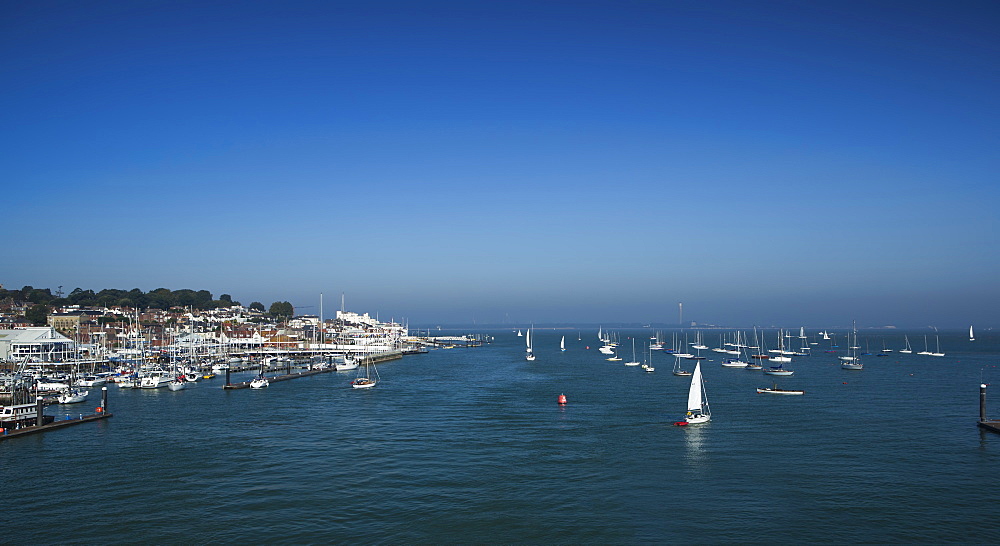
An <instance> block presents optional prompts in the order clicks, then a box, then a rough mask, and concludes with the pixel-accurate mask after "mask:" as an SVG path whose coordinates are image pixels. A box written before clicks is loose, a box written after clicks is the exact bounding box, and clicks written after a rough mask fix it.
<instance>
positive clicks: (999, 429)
mask: <svg viewBox="0 0 1000 546" xmlns="http://www.w3.org/2000/svg"><path fill="white" fill-rule="evenodd" d="M979 427H980V428H984V429H986V430H989V431H991V432H996V433H998V434H1000V420H996V419H992V420H991V419H987V418H986V383H981V384H980V385H979Z"/></svg>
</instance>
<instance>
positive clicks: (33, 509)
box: [0, 329, 1000, 544]
mask: <svg viewBox="0 0 1000 546" xmlns="http://www.w3.org/2000/svg"><path fill="white" fill-rule="evenodd" d="M443 333H447V332H443ZM452 333H455V332H452ZM477 333H484V332H477ZM489 333H491V334H492V335H495V341H494V342H493V343H492V344H489V345H486V346H484V347H477V348H470V349H464V348H454V349H441V350H435V351H431V352H430V353H429V354H425V355H414V356H407V357H405V358H403V359H402V360H396V361H392V362H387V363H384V364H381V365H379V366H378V370H379V373H380V376H381V378H382V380H381V382H380V383H379V385H378V386H377V387H376V388H374V389H370V390H367V391H364V390H354V389H351V388H350V386H349V381H350V379H351V378H352V377H353V375H352V374H351V373H349V372H343V373H329V374H321V375H318V376H312V377H307V378H301V379H296V380H292V381H287V382H281V383H274V384H272V385H271V387H270V388H268V389H265V390H261V391H250V390H239V391H224V390H223V389H222V388H221V387H222V381H223V380H222V379H221V378H216V379H213V380H208V381H202V382H200V383H199V384H198V385H197V386H196V387H194V388H190V389H187V390H184V391H179V392H170V391H168V390H166V389H160V390H157V391H145V390H123V391H119V390H118V389H117V387H115V386H109V406H110V408H109V409H110V411H111V412H112V413H113V414H114V417H112V418H111V419H107V420H104V421H101V422H98V423H88V424H83V425H79V426H75V427H69V428H66V429H60V430H55V431H51V432H47V433H44V434H40V435H33V436H27V437H21V438H12V439H10V440H7V441H3V442H0V477H2V482H0V483H2V498H3V505H4V508H5V509H4V511H3V514H4V517H3V530H2V531H0V543H4V544H54V543H79V544H98V543H109V542H110V543H162V544H175V543H177V544H180V543H184V544H189V543H235V542H250V543H294V544H300V543H330V542H337V543H391V544H401V543H403V544H408V543H482V544H500V543H503V544H508V543H522V544H524V543H526V544H535V543H538V544H541V543H546V544H548V543H584V544H636V543H681V542H684V543H733V542H760V543H765V542H766V543H773V542H811V543H857V542H864V543H871V542H920V543H942V542H946V543H1000V527H998V526H997V525H996V523H995V517H994V516H995V512H996V508H997V506H1000V489H998V484H1000V479H998V478H1000V476H998V474H1000V435H998V434H992V433H987V432H981V431H980V430H979V429H978V428H977V427H976V420H977V418H978V415H979V385H980V382H981V381H983V380H985V381H987V382H991V381H992V382H994V383H996V384H997V385H996V386H995V387H992V388H993V389H995V390H993V391H991V392H990V402H991V403H990V407H991V408H992V409H991V410H990V411H989V413H990V414H991V417H994V418H1000V369H998V368H997V365H998V364H1000V336H998V335H996V334H993V333H992V332H982V333H979V334H978V335H977V340H976V341H975V342H973V343H970V342H969V341H968V337H967V333H966V332H948V333H945V332H942V333H941V334H940V342H941V350H942V351H943V352H945V353H946V356H945V357H940V358H939V357H931V356H918V355H916V354H912V355H903V354H899V353H898V352H894V353H892V354H891V356H888V357H876V356H875V355H874V354H873V355H871V356H866V357H864V361H865V365H866V366H865V369H864V370H862V371H848V370H842V369H841V368H840V365H839V361H838V360H837V353H827V352H824V351H825V350H840V351H841V352H840V353H839V354H844V353H843V352H842V351H843V349H842V348H838V349H829V348H828V347H826V346H823V345H820V346H816V347H815V348H814V349H813V351H814V352H815V354H814V355H813V356H810V357H802V358H796V359H795V361H794V362H793V363H792V364H791V365H790V366H789V367H790V368H792V369H794V370H795V375H794V376H792V377H789V378H777V381H778V382H779V385H780V386H782V387H785V388H795V389H804V390H806V394H805V395H804V396H774V395H758V394H756V393H755V390H754V389H755V387H758V386H768V385H770V384H771V383H772V382H773V381H772V379H771V378H770V376H763V375H762V374H761V373H760V372H751V371H747V370H742V369H728V368H722V367H721V366H720V361H721V358H720V357H721V356H723V355H720V354H718V353H711V352H703V353H702V354H703V355H704V356H706V357H707V359H706V360H704V361H702V367H703V374H704V377H705V384H706V391H707V393H708V399H709V402H710V404H711V408H712V413H713V418H712V421H711V422H710V423H708V424H705V425H700V426H690V427H686V428H682V427H675V426H672V423H673V422H674V421H676V420H678V419H680V418H681V417H682V416H683V414H684V410H685V405H686V396H687V395H686V393H687V389H688V384H689V381H690V378H686V377H676V376H673V375H672V374H671V373H670V369H671V365H672V362H673V358H672V357H667V356H666V355H665V354H663V353H654V354H653V355H652V358H653V364H654V366H655V367H656V372H655V373H646V372H644V371H642V370H641V369H640V368H635V367H625V366H623V365H622V362H617V363H613V362H608V361H606V360H605V358H606V357H605V355H602V354H600V353H599V352H598V351H597V346H598V345H599V342H598V341H597V332H596V331H591V330H585V331H581V332H580V334H579V335H580V337H581V338H582V339H580V340H579V341H578V339H577V337H578V330H575V329H567V330H535V353H536V354H537V355H538V359H537V360H536V361H534V362H527V361H526V360H525V359H524V338H523V337H517V335H516V332H515V331H512V330H502V331H499V330H498V331H492V332H489ZM650 333H651V331H650V330H623V331H618V332H617V334H618V335H619V336H620V339H621V341H622V344H621V352H622V355H621V356H623V357H625V360H629V357H631V341H630V339H631V337H635V338H636V339H637V342H638V343H639V344H640V346H641V345H644V344H645V343H647V342H648V339H649V336H650ZM925 333H926V332H923V331H921V332H910V333H909V337H910V341H911V344H912V345H913V348H914V350H915V351H919V350H922V349H923V335H924V334H925ZM563 335H565V336H566V345H567V350H566V352H564V353H562V352H560V351H559V349H558V346H559V339H560V336H563ZM667 335H668V336H669V333H668V334H667ZM705 340H706V344H707V345H709V346H710V347H713V346H716V345H717V343H716V341H717V334H716V333H714V332H708V333H706V336H705ZM860 340H861V343H865V342H867V343H868V344H869V345H868V346H869V347H870V348H871V349H872V352H873V353H875V352H877V350H878V349H879V348H881V345H882V342H883V341H885V343H886V344H887V346H888V347H890V348H893V349H895V350H897V351H898V350H899V349H901V348H903V333H902V332H895V331H879V332H866V333H862V334H861V336H860ZM930 340H931V341H930V342H931V344H932V345H931V349H932V350H933V349H934V346H933V344H934V337H933V334H931V338H930ZM843 341H844V340H843V338H841V345H847V344H846V343H843ZM827 343H828V342H827ZM588 347H589V348H588ZM640 352H641V350H640ZM639 358H640V359H641V358H642V355H641V354H640V355H639ZM560 394H565V395H566V396H567V398H568V404H567V405H566V406H564V407H560V406H559V405H557V403H556V402H557V397H558V396H559V395H560ZM98 398H99V392H98V391H95V392H94V393H93V394H92V395H91V400H90V401H88V402H87V403H86V404H85V405H80V404H78V405H74V406H51V407H49V408H48V410H47V412H48V413H49V414H51V415H57V416H62V417H65V415H64V414H66V413H71V414H77V413H79V412H83V411H86V412H90V411H92V410H93V406H95V405H96V404H95V403H96V402H97V400H96V399H98ZM81 406H84V407H81Z"/></svg>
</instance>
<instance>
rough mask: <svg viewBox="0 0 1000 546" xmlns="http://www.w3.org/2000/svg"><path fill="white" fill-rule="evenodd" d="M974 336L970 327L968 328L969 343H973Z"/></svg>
mask: <svg viewBox="0 0 1000 546" xmlns="http://www.w3.org/2000/svg"><path fill="white" fill-rule="evenodd" d="M975 340H976V335H975V334H974V333H972V326H969V341H975Z"/></svg>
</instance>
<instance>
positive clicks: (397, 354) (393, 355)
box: [222, 351, 403, 390]
mask: <svg viewBox="0 0 1000 546" xmlns="http://www.w3.org/2000/svg"><path fill="white" fill-rule="evenodd" d="M400 358H403V353H402V351H390V352H387V353H378V354H374V355H371V356H366V357H363V358H360V359H358V366H365V365H366V364H377V363H379V362H387V361H389V360H398V359H400ZM335 370H336V369H335V368H333V367H326V368H322V369H318V370H306V371H304V372H289V373H285V374H282V375H276V376H274V377H267V376H266V375H265V376H264V377H266V378H267V381H268V383H275V382H278V381H289V380H291V379H298V378H300V377H308V376H311V375H318V374H321V373H329V372H332V371H335ZM222 388H223V389H227V390H235V389H249V388H250V381H241V382H239V383H230V382H229V373H228V371H227V373H226V384H225V385H223V386H222Z"/></svg>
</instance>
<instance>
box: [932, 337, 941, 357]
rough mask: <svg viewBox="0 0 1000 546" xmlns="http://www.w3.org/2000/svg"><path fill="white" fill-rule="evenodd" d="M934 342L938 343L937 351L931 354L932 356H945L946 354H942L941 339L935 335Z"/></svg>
mask: <svg viewBox="0 0 1000 546" xmlns="http://www.w3.org/2000/svg"><path fill="white" fill-rule="evenodd" d="M934 340H935V342H936V343H937V351H935V352H933V353H931V356H944V353H942V352H941V338H940V337H939V336H937V335H935V336H934Z"/></svg>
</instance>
